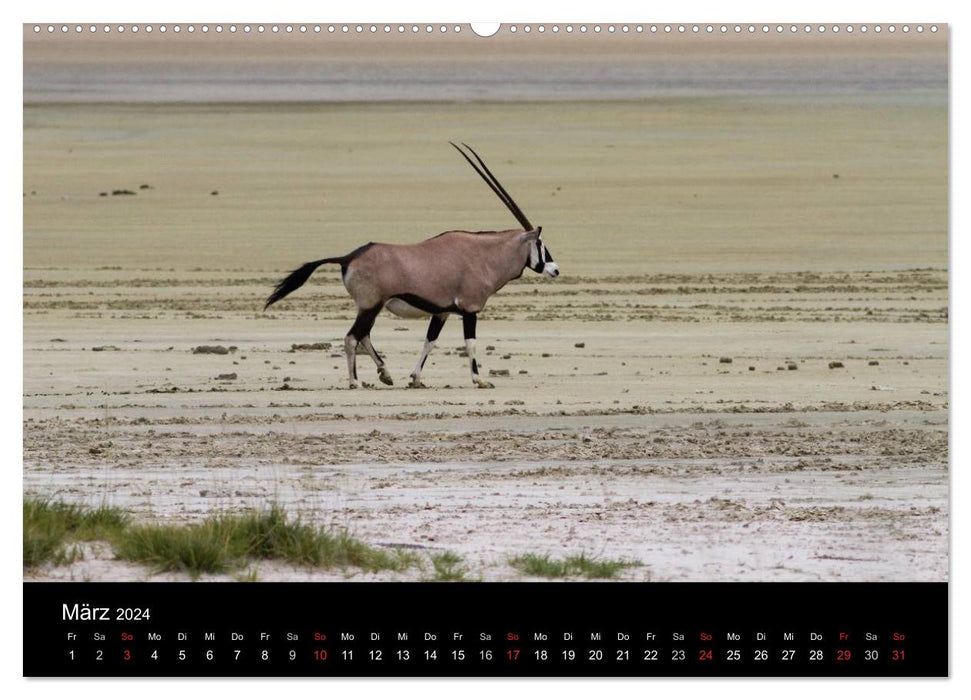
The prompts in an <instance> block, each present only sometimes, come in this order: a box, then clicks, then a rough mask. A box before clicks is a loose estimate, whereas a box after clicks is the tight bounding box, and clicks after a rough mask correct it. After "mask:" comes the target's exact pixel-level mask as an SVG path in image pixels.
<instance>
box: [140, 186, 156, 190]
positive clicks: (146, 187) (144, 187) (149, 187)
mask: <svg viewBox="0 0 971 700" xmlns="http://www.w3.org/2000/svg"><path fill="white" fill-rule="evenodd" d="M138 189H140V190H154V189H155V188H154V187H152V186H151V185H139V186H138Z"/></svg>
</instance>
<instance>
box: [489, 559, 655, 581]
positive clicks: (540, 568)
mask: <svg viewBox="0 0 971 700" xmlns="http://www.w3.org/2000/svg"><path fill="white" fill-rule="evenodd" d="M508 561H509V564H510V566H512V567H513V568H515V569H518V570H519V571H521V572H523V573H524V574H526V575H527V576H542V577H544V578H569V577H571V576H583V577H584V578H614V577H615V576H616V575H617V574H618V573H619V572H620V571H621V570H622V569H627V568H631V567H634V566H640V565H641V563H640V562H638V561H628V560H611V559H601V560H597V559H592V558H590V557H588V556H587V555H585V554H580V555H578V556H572V557H567V558H566V559H553V558H552V557H550V555H548V554H523V555H521V556H518V557H512V558H510V559H509V560H508Z"/></svg>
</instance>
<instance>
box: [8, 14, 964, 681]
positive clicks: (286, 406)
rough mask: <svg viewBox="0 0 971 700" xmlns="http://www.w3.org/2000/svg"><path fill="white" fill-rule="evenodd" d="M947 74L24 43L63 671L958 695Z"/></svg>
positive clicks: (556, 28)
mask: <svg viewBox="0 0 971 700" xmlns="http://www.w3.org/2000/svg"><path fill="white" fill-rule="evenodd" d="M81 14H83V12H82V13H81ZM948 70H949V65H948V27H947V25H946V24H935V23H909V24H886V23H883V24H881V23H862V24H843V23H836V24H834V23H813V24H779V23H776V22H768V23H741V24H735V23H728V24H721V23H716V24H708V23H686V24H677V23H676V24H668V23H650V22H646V23H645V22H641V23H636V22H630V23H622V22H614V23H595V22H594V23H574V24H570V23H540V22H536V23H528V24H523V23H519V24H510V23H503V24H495V25H470V24H455V23H449V24H442V23H433V24H428V23H417V24H416V23H361V24H355V23H350V24H344V23H274V22H267V23H250V24H247V23H232V22H223V23H165V24H143V23H140V24H116V23H108V24H105V23H96V24H92V23H80V24H78V23H70V24H63V23H56V24H49V23H36V24H35V23H28V24H25V25H24V26H23V513H24V515H23V527H24V545H23V547H24V549H23V559H24V561H23V588H24V601H25V623H24V645H25V647H24V648H25V655H24V669H23V672H24V675H26V676H168V675H171V676H305V677H322V678H323V677H333V676H632V677H658V676H946V675H948V663H947V650H948V646H947V630H948V598H947V595H948V572H949V536H950V530H949V517H950V510H949V469H948V468H949V461H948V459H949V453H948V441H949V430H948V419H949V400H950V399H949V365H948V361H949V319H948V305H949V289H948V273H949V267H948V107H949V101H948ZM913 601H920V605H913V604H910V603H912V602H913ZM28 616H29V621H28ZM39 649H44V650H45V652H44V653H43V654H39V653H32V652H33V651H36V650H39Z"/></svg>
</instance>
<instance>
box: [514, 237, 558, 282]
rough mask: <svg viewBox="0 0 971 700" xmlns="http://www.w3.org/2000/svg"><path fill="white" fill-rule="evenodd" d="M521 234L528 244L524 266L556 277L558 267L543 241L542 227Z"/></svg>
mask: <svg viewBox="0 0 971 700" xmlns="http://www.w3.org/2000/svg"><path fill="white" fill-rule="evenodd" d="M523 235H524V237H525V239H526V242H527V245H528V246H529V260H528V261H527V263H526V267H528V268H529V269H530V270H532V271H533V272H537V273H542V274H544V275H546V276H547V277H551V278H556V277H557V276H558V275H559V274H560V268H559V266H558V265H557V264H556V263H555V262H553V256H552V255H550V250H549V248H547V247H546V244H545V243H543V227H542V226H540V227H538V228H537V229H536V230H535V231H527V232H526V233H524V234H523Z"/></svg>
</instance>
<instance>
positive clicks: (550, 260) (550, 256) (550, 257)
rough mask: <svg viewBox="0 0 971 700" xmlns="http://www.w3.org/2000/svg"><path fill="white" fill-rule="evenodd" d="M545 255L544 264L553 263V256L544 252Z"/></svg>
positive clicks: (548, 252)
mask: <svg viewBox="0 0 971 700" xmlns="http://www.w3.org/2000/svg"><path fill="white" fill-rule="evenodd" d="M544 252H545V253H546V262H553V256H552V255H550V251H548V250H546V251H544Z"/></svg>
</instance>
